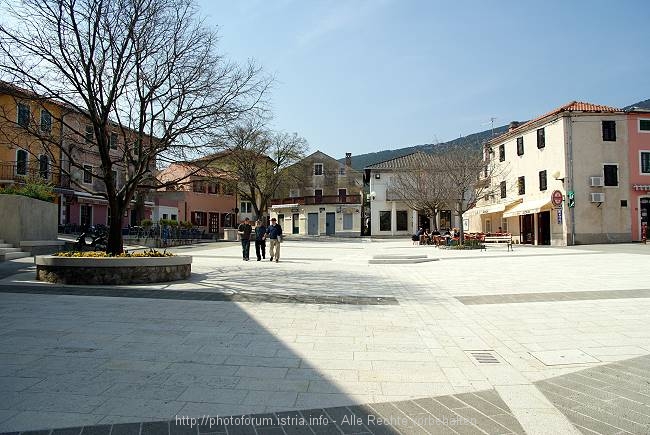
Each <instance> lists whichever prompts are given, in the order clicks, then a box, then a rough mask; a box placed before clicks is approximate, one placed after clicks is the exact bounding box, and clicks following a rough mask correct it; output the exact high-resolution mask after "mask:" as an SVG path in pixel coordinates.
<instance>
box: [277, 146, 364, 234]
mask: <svg viewBox="0 0 650 435" xmlns="http://www.w3.org/2000/svg"><path fill="white" fill-rule="evenodd" d="M288 173H291V176H290V177H288V179H287V181H286V182H285V183H283V185H282V186H280V187H279V188H278V190H277V192H276V195H275V198H274V199H272V200H271V209H270V216H271V217H275V218H277V219H278V222H279V223H280V225H281V226H282V230H283V233H284V234H296V235H308V236H320V235H328V236H343V237H358V236H360V235H361V206H362V204H361V198H362V196H361V193H362V189H363V177H362V173H361V172H360V171H357V170H354V169H352V155H351V154H349V153H348V154H346V156H345V163H340V162H339V161H338V160H336V159H334V158H332V157H330V156H328V155H327V154H325V153H323V152H320V151H316V152H315V153H313V154H311V155H309V156H307V157H305V158H304V159H303V160H301V161H300V162H298V163H296V164H295V165H293V166H292V167H290V168H288Z"/></svg>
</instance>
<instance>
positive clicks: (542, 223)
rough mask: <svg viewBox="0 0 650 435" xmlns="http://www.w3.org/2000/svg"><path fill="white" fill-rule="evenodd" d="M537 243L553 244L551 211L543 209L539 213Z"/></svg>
mask: <svg viewBox="0 0 650 435" xmlns="http://www.w3.org/2000/svg"><path fill="white" fill-rule="evenodd" d="M537 244H538V245H550V244H551V212H550V211H543V212H541V213H539V214H538V215H537Z"/></svg>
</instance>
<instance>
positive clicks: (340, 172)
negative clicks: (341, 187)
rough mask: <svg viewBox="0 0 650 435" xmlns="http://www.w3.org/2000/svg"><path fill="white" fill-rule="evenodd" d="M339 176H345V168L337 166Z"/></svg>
mask: <svg viewBox="0 0 650 435" xmlns="http://www.w3.org/2000/svg"><path fill="white" fill-rule="evenodd" d="M339 175H345V166H339Z"/></svg>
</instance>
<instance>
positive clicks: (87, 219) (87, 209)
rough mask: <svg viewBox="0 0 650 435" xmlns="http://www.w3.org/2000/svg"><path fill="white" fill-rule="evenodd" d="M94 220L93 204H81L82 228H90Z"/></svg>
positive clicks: (80, 217) (80, 218) (80, 222)
mask: <svg viewBox="0 0 650 435" xmlns="http://www.w3.org/2000/svg"><path fill="white" fill-rule="evenodd" d="M92 221H93V206H92V205H90V204H81V205H80V206H79V224H80V225H81V227H82V228H88V227H89V226H90V225H92Z"/></svg>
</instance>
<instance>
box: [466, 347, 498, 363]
mask: <svg viewBox="0 0 650 435" xmlns="http://www.w3.org/2000/svg"><path fill="white" fill-rule="evenodd" d="M465 352H466V353H467V354H468V355H469V356H470V357H472V358H473V359H474V361H476V362H477V363H478V364H501V361H500V360H499V358H497V356H496V352H495V351H493V350H466V351H465Z"/></svg>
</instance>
